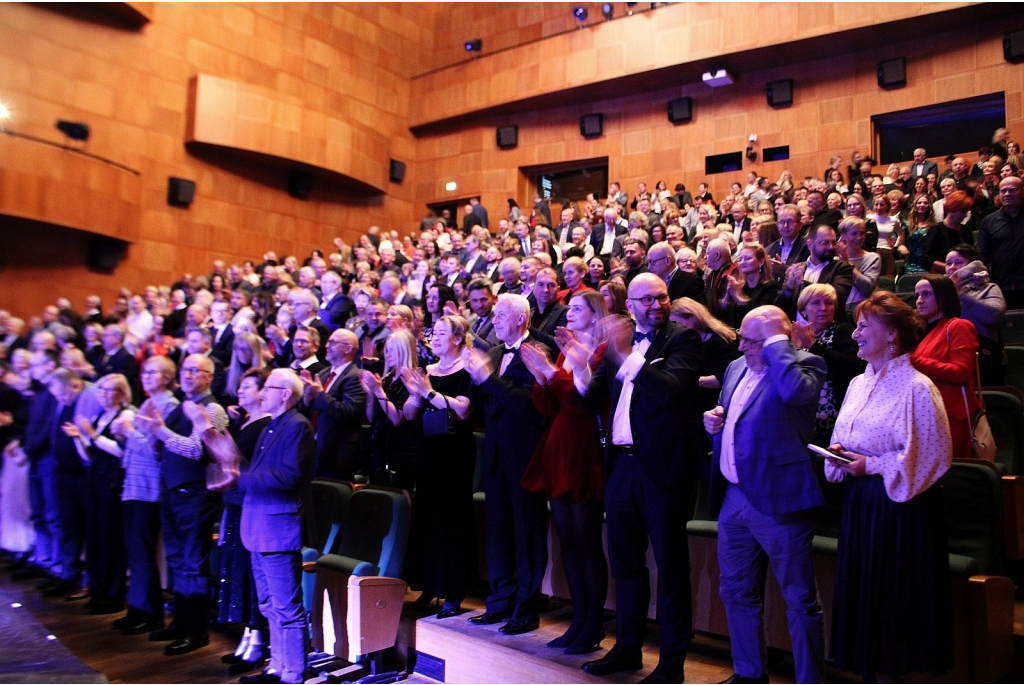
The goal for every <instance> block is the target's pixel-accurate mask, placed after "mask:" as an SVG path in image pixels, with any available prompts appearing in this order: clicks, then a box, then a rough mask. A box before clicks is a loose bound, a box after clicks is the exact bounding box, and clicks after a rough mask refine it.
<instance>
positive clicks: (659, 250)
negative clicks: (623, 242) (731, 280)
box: [647, 242, 704, 302]
mask: <svg viewBox="0 0 1024 685" xmlns="http://www.w3.org/2000/svg"><path fill="white" fill-rule="evenodd" d="M647 270H648V271H650V272H651V273H652V274H654V275H655V276H657V277H658V278H660V279H661V280H663V281H665V287H666V288H668V296H669V299H670V300H672V301H673V302H675V301H676V300H678V299H679V298H680V297H689V298H690V299H691V300H695V301H697V302H700V301H701V300H702V299H703V297H704V281H702V280H701V279H700V278H699V277H698V276H697V274H690V273H686V272H685V271H681V270H680V269H679V267H678V266H677V265H676V253H675V250H673V249H672V246H671V245H669V244H668V243H666V242H661V243H654V244H653V245H651V249H650V251H649V252H648V253H647Z"/></svg>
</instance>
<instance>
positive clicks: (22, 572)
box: [11, 564, 46, 581]
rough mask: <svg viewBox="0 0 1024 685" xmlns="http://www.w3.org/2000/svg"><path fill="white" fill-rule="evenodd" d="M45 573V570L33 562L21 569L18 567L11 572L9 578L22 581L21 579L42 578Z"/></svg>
mask: <svg viewBox="0 0 1024 685" xmlns="http://www.w3.org/2000/svg"><path fill="white" fill-rule="evenodd" d="M45 575H46V572H45V571H44V570H43V569H41V568H39V567H38V566H36V565H35V564H28V565H27V566H25V568H23V569H19V570H17V571H15V572H14V573H12V574H11V580H15V581H22V580H35V579H36V578H42V577H44V576H45Z"/></svg>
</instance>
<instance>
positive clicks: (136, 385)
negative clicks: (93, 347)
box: [96, 324, 142, 406]
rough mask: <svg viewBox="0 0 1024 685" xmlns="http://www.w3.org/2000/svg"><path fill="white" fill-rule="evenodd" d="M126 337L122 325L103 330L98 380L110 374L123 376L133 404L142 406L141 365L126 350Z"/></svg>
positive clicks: (97, 369)
mask: <svg viewBox="0 0 1024 685" xmlns="http://www.w3.org/2000/svg"><path fill="white" fill-rule="evenodd" d="M124 337H125V329H124V326H122V325H120V324H110V325H109V326H106V327H105V328H104V329H103V358H102V359H101V360H100V363H99V364H98V365H97V366H96V378H103V377H104V376H106V375H107V374H108V373H120V374H123V375H124V377H125V378H127V379H128V386H129V387H130V388H131V389H132V403H133V404H134V405H135V406H139V405H140V404H142V385H141V383H140V381H139V363H138V362H137V361H135V357H133V356H132V355H131V353H130V352H128V350H126V349H124Z"/></svg>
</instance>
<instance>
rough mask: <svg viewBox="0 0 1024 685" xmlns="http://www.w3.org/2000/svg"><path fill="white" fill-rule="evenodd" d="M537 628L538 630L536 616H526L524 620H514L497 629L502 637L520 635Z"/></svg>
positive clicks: (538, 620) (538, 623) (538, 625)
mask: <svg viewBox="0 0 1024 685" xmlns="http://www.w3.org/2000/svg"><path fill="white" fill-rule="evenodd" d="M538 628H540V619H539V618H538V617H536V616H528V617H526V618H514V619H512V620H511V621H509V622H508V623H506V624H505V625H503V626H502V627H500V628H498V631H499V632H501V633H502V634H504V635H522V634H523V633H529V632H531V631H534V630H537V629H538Z"/></svg>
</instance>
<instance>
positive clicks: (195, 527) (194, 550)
mask: <svg viewBox="0 0 1024 685" xmlns="http://www.w3.org/2000/svg"><path fill="white" fill-rule="evenodd" d="M179 381H180V384H181V390H182V391H183V392H184V394H185V399H186V400H187V402H183V403H182V404H180V405H178V406H177V407H176V408H175V409H174V410H173V411H172V412H171V413H170V414H168V415H167V420H166V422H165V421H164V419H163V417H161V416H160V414H159V412H154V413H150V414H145V413H144V412H140V413H139V414H136V416H135V424H136V426H138V427H139V428H140V429H141V430H144V431H146V432H148V433H149V434H150V435H152V436H153V437H155V438H156V439H157V440H158V441H159V442H158V445H159V449H160V482H161V485H162V486H163V487H162V489H163V493H164V494H163V500H162V503H161V506H160V515H161V527H162V528H163V535H164V549H165V550H166V556H167V570H168V573H170V575H171V578H172V579H173V584H174V619H173V620H172V622H171V624H170V625H169V626H167V627H166V628H160V629H159V630H154V631H153V632H152V633H150V634H149V639H150V640H152V641H154V642H162V641H171V644H169V645H167V647H166V648H165V649H164V653H165V654H166V655H168V656H175V655H178V654H187V653H188V652H193V651H195V650H197V649H199V648H201V647H205V646H206V645H207V644H209V642H210V635H209V632H208V629H207V622H208V621H209V610H208V605H209V596H210V542H211V536H212V535H213V523H214V520H215V519H216V517H217V515H218V511H219V507H218V499H217V497H216V496H215V493H213V492H210V491H209V490H207V489H206V465H207V464H208V463H209V461H210V458H209V454H208V453H207V451H206V448H205V447H204V446H203V443H202V440H201V439H200V437H199V436H200V435H201V433H202V430H203V429H204V428H207V427H213V428H215V429H216V430H218V431H221V430H224V429H225V428H226V427H227V425H228V417H227V414H226V413H225V412H224V409H223V408H222V407H221V406H220V405H219V404H217V402H216V400H215V399H214V397H213V393H211V392H210V384H211V383H212V382H213V359H211V358H210V357H208V356H206V355H202V354H190V355H188V356H187V357H185V359H184V361H183V362H182V364H181V372H180V375H179ZM186 409H188V411H189V413H186ZM197 419H202V422H201V423H199V421H198V420H197ZM193 422H196V423H197V424H198V425H196V426H195V429H196V430H193Z"/></svg>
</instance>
